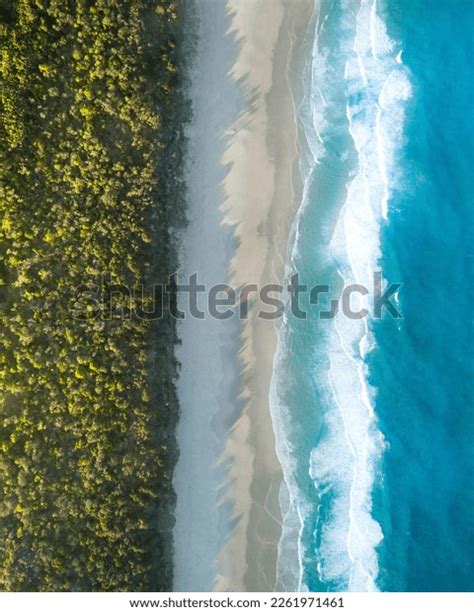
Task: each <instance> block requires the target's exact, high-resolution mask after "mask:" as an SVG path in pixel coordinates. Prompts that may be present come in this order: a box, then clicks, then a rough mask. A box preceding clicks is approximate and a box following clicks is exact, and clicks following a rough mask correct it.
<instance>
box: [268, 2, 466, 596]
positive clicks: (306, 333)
mask: <svg viewBox="0 0 474 612" xmlns="http://www.w3.org/2000/svg"><path fill="white" fill-rule="evenodd" d="M319 5H320V6H319ZM473 26H474V2H471V1H463V0H459V1H457V0H390V1H388V2H382V1H381V0H378V1H377V0H361V2H356V1H355V0H322V2H321V3H319V2H318V8H316V9H315V12H314V15H313V18H312V21H311V22H310V23H309V25H308V31H307V37H306V39H305V41H304V43H303V51H304V57H305V61H304V73H303V78H302V79H300V80H299V81H298V82H295V83H294V88H293V89H294V98H295V110H296V115H297V120H298V126H299V138H300V142H301V149H302V153H301V157H300V171H301V176H302V179H303V193H302V197H301V206H300V209H299V212H298V215H297V217H296V219H295V221H294V226H293V234H292V239H291V244H290V249H289V257H288V264H287V275H288V278H289V277H290V276H292V275H294V274H298V279H299V282H300V283H301V284H303V285H307V286H308V287H314V286H315V285H325V286H327V288H328V292H327V293H320V295H319V300H318V303H317V304H315V303H313V302H316V300H315V299H314V296H313V297H311V296H310V294H309V292H307V293H305V294H304V295H302V296H300V297H301V305H302V307H303V310H305V311H306V312H307V318H306V319H305V320H302V319H300V318H298V317H295V316H294V315H293V314H292V312H291V309H289V308H287V310H286V314H285V316H284V318H283V319H282V320H281V321H280V323H279V327H278V330H277V331H278V348H277V352H276V356H275V360H274V374H273V380H272V389H271V406H272V416H273V422H274V428H275V434H276V440H277V452H278V455H279V458H280V461H281V463H282V466H283V472H284V478H285V483H284V486H283V487H282V491H281V496H280V504H281V507H282V512H283V516H284V521H283V533H282V538H281V542H280V548H279V567H278V574H279V581H280V585H281V588H282V589H283V588H284V589H287V590H296V589H298V590H309V591H337V590H343V591H344V590H352V591H373V590H381V591H405V590H408V591H456V590H459V591H463V590H472V588H473V584H474V569H473V552H472V551H473V550H474V541H473V540H474V537H473V536H474V510H473V508H474V494H473V493H474V487H473V485H472V483H473V482H474V478H473V477H474V473H473V468H474V454H473V450H472V448H473V446H472V441H473V440H474V419H473V408H474V401H473V400H474V389H473V359H472V343H473V334H472V316H471V304H472V302H473V299H474V296H473V295H472V291H473V289H472V287H473V283H472V280H473V278H472V262H473V259H472V251H473V247H472V243H473V242H474V241H473V224H472V222H473V214H472V195H473V182H472V168H473V161H474V159H473V141H474V140H473V133H472V132H473V119H474V117H473V102H474V96H473V93H474V91H473V85H472V81H473V79H472V76H473V74H474V73H473V66H472V61H473V59H472V58H473V49H472V42H473V34H472V32H473V31H474V27H473ZM378 274H380V276H381V278H382V288H381V291H383V290H384V289H386V288H387V287H388V286H389V285H390V283H396V284H397V287H398V285H400V286H399V287H398V288H397V289H396V290H394V291H393V295H392V297H391V302H392V303H393V304H394V309H393V310H394V312H393V313H390V312H389V311H388V309H387V308H385V310H384V311H383V313H382V315H381V316H379V313H378V312H376V310H377V309H376V308H374V294H376V293H377V291H378V290H379V289H378V288H377V278H378V276H377V275H378ZM351 285H352V286H354V285H357V287H355V288H354V291H353V295H352V299H351V301H349V302H346V304H345V309H343V308H342V306H343V305H344V302H343V301H342V299H341V298H342V295H343V293H344V290H345V288H346V291H347V287H348V286H351ZM334 300H337V304H338V309H339V310H338V312H337V314H335V316H332V315H331V314H328V313H330V311H331V307H332V305H333V304H334V303H335V302H333V301H334ZM310 302H311V303H310ZM343 310H345V311H344V312H343ZM351 313H352V314H351ZM354 313H355V314H354ZM357 313H360V314H359V315H357ZM365 313H367V314H365ZM394 314H395V316H394ZM363 315H364V316H363Z"/></svg>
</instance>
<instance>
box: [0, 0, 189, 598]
mask: <svg viewBox="0 0 474 612" xmlns="http://www.w3.org/2000/svg"><path fill="white" fill-rule="evenodd" d="M181 28H182V23H181V16H180V5H179V2H176V1H174V0H1V2H0V38H1V58H0V72H1V79H2V89H1V100H0V101H1V109H0V112H1V124H0V132H1V143H2V144H1V147H0V155H1V157H0V165H1V168H0V171H1V176H2V182H1V187H0V189H1V191H0V211H1V216H0V249H1V257H0V285H1V286H0V342H1V345H0V558H1V563H0V589H1V590H7V591H8V590H22V591H24V590H33V591H35V590H53V591H57V590H85V591H86V590H99V591H114V590H131V591H135V590H168V589H171V580H172V570H171V564H170V549H171V535H170V529H171V527H172V510H173V504H174V494H173V491H172V487H171V475H172V469H173V465H174V463H175V460H176V456H175V455H176V451H175V442H174V424H175V422H176V418H177V405H176V404H177V402H176V394H175V387H174V380H175V377H176V370H177V364H176V361H175V358H174V345H175V342H176V332H175V322H174V320H173V318H172V317H170V316H166V312H165V316H164V317H163V318H162V319H161V320H155V321H154V320H150V319H147V318H146V317H141V318H139V317H137V316H135V315H134V308H135V306H138V304H135V303H134V300H133V299H132V303H131V304H129V309H128V310H127V312H126V313H125V314H127V316H121V314H120V309H119V311H118V313H117V316H111V317H101V316H82V317H78V316H76V314H75V311H74V308H75V307H76V306H77V305H76V303H75V300H76V297H77V288H78V287H79V286H81V285H84V284H87V283H98V282H99V279H101V278H102V276H103V275H104V274H107V275H109V278H110V282H111V283H113V284H115V285H124V286H127V287H134V286H139V285H145V286H147V285H150V284H151V283H157V282H163V281H165V280H166V278H167V277H168V274H170V272H172V271H173V267H175V263H176V262H175V259H176V253H175V248H174V246H173V232H174V229H175V228H176V227H177V226H179V224H180V223H182V219H183V214H184V213H183V210H184V207H183V200H184V195H183V193H184V188H183V184H182V181H181V178H180V169H181V165H182V149H183V145H184V136H183V124H184V121H185V116H186V113H187V112H188V111H187V103H186V99H185V96H184V93H183V87H182V78H181V75H180V68H179V65H180V35H181ZM136 299H137V300H138V298H136ZM86 314H87V313H86ZM122 314H123V313H122ZM95 315H97V313H95ZM128 315H129V316H128Z"/></svg>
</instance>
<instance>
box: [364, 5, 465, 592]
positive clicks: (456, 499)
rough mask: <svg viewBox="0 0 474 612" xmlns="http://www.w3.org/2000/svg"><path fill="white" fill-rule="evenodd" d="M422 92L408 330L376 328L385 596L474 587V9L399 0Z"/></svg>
mask: <svg viewBox="0 0 474 612" xmlns="http://www.w3.org/2000/svg"><path fill="white" fill-rule="evenodd" d="M388 8H389V13H388V26H389V31H391V33H392V31H393V35H394V36H395V37H396V38H398V39H399V40H400V41H401V46H402V48H403V63H404V64H405V65H406V66H407V67H408V68H409V70H410V73H411V81H412V85H413V96H412V99H411V101H410V103H409V108H408V113H407V121H406V128H405V133H406V138H407V141H406V143H405V145H404V147H403V152H402V158H401V160H400V164H401V170H402V172H403V174H404V178H403V179H402V182H401V185H402V189H400V190H399V191H398V192H397V193H395V194H394V195H393V197H392V204H393V207H394V211H393V213H392V214H391V215H390V220H389V223H388V225H387V226H386V229H385V231H384V233H383V243H382V251H383V270H384V274H385V276H386V277H387V278H389V279H391V280H395V279H397V280H400V281H402V282H403V283H404V286H403V288H402V289H401V291H400V296H399V297H400V302H401V307H402V312H403V316H404V319H403V322H402V324H401V328H400V329H397V328H396V327H395V326H394V325H393V324H392V323H393V322H392V321H390V320H384V321H383V322H380V323H379V324H378V325H376V326H375V337H376V342H377V346H378V348H377V350H376V351H375V352H374V353H373V354H372V358H371V360H370V372H371V374H370V380H371V382H372V384H373V385H374V386H375V387H376V388H377V389H378V396H377V399H376V402H375V410H376V414H377V416H378V418H379V422H380V428H381V430H382V432H383V434H384V436H385V438H386V440H387V442H388V444H389V449H388V450H387V451H386V452H385V454H384V458H383V463H382V471H383V484H382V490H381V491H380V490H379V495H378V496H377V505H376V510H375V516H376V518H377V519H378V520H379V522H380V523H381V526H382V530H383V532H384V540H383V543H382V545H381V546H380V549H379V567H380V573H379V580H378V584H379V588H381V589H382V590H409V591H455V590H461V591H465V590H472V589H473V588H474V565H473V557H474V485H473V483H474V453H473V449H474V391H473V340H474V338H473V334H472V304H473V300H474V295H473V275H472V271H473V253H474V249H473V242H474V233H473V204H474V202H473V187H474V184H473V169H474V155H473V142H474V131H473V124H474V114H473V106H474V89H473V77H474V70H473V44H472V43H473V32H474V3H473V2H471V1H456V0H394V1H392V2H390V3H388Z"/></svg>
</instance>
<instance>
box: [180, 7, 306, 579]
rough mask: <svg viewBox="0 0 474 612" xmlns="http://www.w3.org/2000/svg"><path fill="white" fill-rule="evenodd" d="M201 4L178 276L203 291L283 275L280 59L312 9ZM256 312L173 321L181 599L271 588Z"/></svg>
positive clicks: (273, 470) (288, 117) (271, 537)
mask: <svg viewBox="0 0 474 612" xmlns="http://www.w3.org/2000/svg"><path fill="white" fill-rule="evenodd" d="M196 8H197V11H198V14H199V20H200V21H199V34H200V42H199V44H198V48H197V53H196V63H195V70H194V76H193V82H192V92H191V95H192V98H193V102H194V118H193V121H192V125H191V126H190V130H189V138H190V150H189V159H190V167H189V174H188V184H189V211H188V217H189V222H190V223H189V227H188V228H187V230H186V232H185V234H184V236H183V249H184V256H183V260H184V261H183V267H182V271H181V273H180V277H181V278H185V277H186V276H188V275H190V274H192V273H194V272H197V273H198V275H199V282H202V283H204V284H207V285H208V286H210V285H212V284H216V283H225V282H228V283H229V284H231V285H232V286H234V287H238V286H240V285H242V284H244V283H257V284H259V285H262V284H264V283H268V282H275V281H276V280H280V281H281V280H282V278H283V263H284V260H285V257H286V248H287V241H288V235H289V231H290V225H291V221H292V219H293V217H294V213H295V210H296V208H297V206H298V201H299V197H298V184H297V182H296V180H295V181H293V180H292V179H293V176H295V177H296V176H297V172H294V160H295V157H296V130H295V124H294V119H293V108H292V100H291V96H290V91H289V87H288V83H287V70H288V61H289V59H288V58H289V56H290V51H291V47H292V42H293V41H294V40H296V41H298V39H299V38H300V37H302V35H303V31H304V27H305V25H306V22H307V19H308V18H309V15H310V12H311V9H312V2H311V0H298V1H294V0H228V1H227V2H224V0H197V2H196ZM295 192H296V195H295ZM204 301H205V298H204ZM255 314H256V310H255V309H253V310H252V311H251V312H250V315H249V318H248V320H247V321H245V322H239V321H238V320H236V319H234V318H233V319H230V320H226V321H222V320H221V321H219V320H215V319H211V318H210V317H208V316H206V318H205V320H197V319H191V318H188V319H186V320H185V321H183V322H182V323H180V327H179V334H180V337H181V339H182V346H181V347H180V349H179V351H178V359H179V360H180V361H181V363H182V373H181V377H180V381H179V386H178V392H179V399H180V404H181V420H180V424H179V427H178V444H179V446H180V449H181V456H180V460H179V462H178V465H177V468H176V471H175V476H174V487H175V490H176V493H177V500H178V502H177V509H176V527H175V533H174V537H175V558H174V561H175V584H174V588H175V590H176V591H206V590H212V589H216V590H241V591H266V590H273V589H274V588H276V587H277V586H278V585H277V583H276V580H277V578H276V559H277V544H278V540H279V536H280V512H279V507H278V491H279V487H280V483H281V468H280V465H279V463H278V460H277V457H276V453H275V440H274V436H273V429H272V423H271V418H270V411H269V405H268V391H269V384H270V377H271V373H272V362H273V354H274V350H275V333H274V328H273V322H271V321H264V320H262V319H258V318H257V317H256V316H255Z"/></svg>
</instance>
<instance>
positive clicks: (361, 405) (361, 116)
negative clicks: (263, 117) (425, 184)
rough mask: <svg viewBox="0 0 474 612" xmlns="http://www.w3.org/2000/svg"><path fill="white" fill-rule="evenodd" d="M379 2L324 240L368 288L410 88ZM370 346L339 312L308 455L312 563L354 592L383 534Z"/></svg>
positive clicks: (362, 326) (360, 36)
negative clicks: (316, 501)
mask: <svg viewBox="0 0 474 612" xmlns="http://www.w3.org/2000/svg"><path fill="white" fill-rule="evenodd" d="M346 9H347V10H348V9H349V6H348V7H346ZM377 9H378V7H377V2H376V0H361V4H360V8H359V11H358V13H357V17H356V31H355V37H354V44H353V47H352V50H351V53H349V54H348V57H347V61H346V64H345V74H344V78H345V80H346V91H347V106H346V115H347V120H348V123H349V131H350V134H351V136H352V139H353V142H354V146H355V149H356V151H357V154H358V167H357V170H356V173H355V175H354V177H353V178H352V180H351V181H350V183H349V184H348V186H347V196H346V201H345V203H344V206H343V208H342V210H341V212H340V214H339V218H338V222H337V225H336V227H335V231H334V234H333V239H332V241H331V244H330V251H331V255H332V257H333V259H334V261H335V262H336V264H337V267H338V269H339V274H340V275H341V277H342V278H343V280H344V284H345V285H347V284H351V283H358V284H361V285H364V286H365V287H371V286H372V279H373V273H374V271H375V270H376V269H377V267H378V261H379V259H380V228H381V224H382V223H383V220H386V219H387V217H388V214H389V199H390V190H391V188H392V187H393V183H394V180H395V179H394V177H395V161H396V160H395V157H396V154H397V151H398V150H399V148H400V145H401V143H402V134H403V122H404V102H405V101H406V100H407V99H408V98H409V96H410V83H409V80H408V77H407V74H406V71H405V69H404V67H403V65H402V64H401V52H398V53H396V45H395V43H394V41H392V40H391V39H390V38H389V36H388V34H387V31H386V27H385V24H384V22H383V20H382V18H381V17H380V15H379V14H378V10H377ZM343 10H344V9H343ZM348 13H349V14H350V11H348ZM327 120H328V119H326V121H327ZM367 301H368V298H367V297H366V296H361V297H360V298H359V306H360V307H366V308H369V305H368V303H367ZM372 346H373V338H372V336H371V332H370V327H369V325H368V323H367V320H365V319H364V320H354V319H349V318H345V317H338V318H336V319H335V321H334V323H333V327H332V329H331V331H330V333H329V340H328V347H327V349H328V352H329V357H330V368H329V372H328V373H327V384H326V386H327V388H328V389H329V396H328V397H327V400H326V401H327V405H326V410H325V415H324V431H323V435H322V438H321V441H320V443H319V444H318V446H317V447H316V448H315V449H314V450H313V453H312V458H311V476H312V478H313V479H314V482H315V485H316V487H317V489H318V491H319V492H320V495H321V496H322V498H323V499H324V496H325V495H327V496H328V499H330V500H331V501H330V516H329V519H328V520H327V521H326V522H325V524H324V525H322V526H321V537H320V546H319V550H318V559H319V561H318V571H319V574H320V577H321V580H322V581H324V582H330V583H334V584H336V585H338V586H339V588H342V589H347V590H352V591H366V590H369V591H372V590H376V580H377V574H378V560H377V554H376V547H377V545H378V544H379V543H380V542H381V540H382V538H383V533H382V530H381V527H380V525H379V524H378V523H377V522H376V521H375V520H374V518H373V516H372V491H373V487H374V481H375V478H376V474H377V470H378V469H379V463H380V457H381V453H382V451H383V448H384V441H383V436H382V434H381V432H380V431H379V430H378V429H377V423H376V418H375V414H374V409H373V391H372V389H371V388H370V387H369V385H368V383H367V371H366V369H367V368H366V365H365V362H364V357H365V356H366V354H367V352H368V350H370V348H371V347H372ZM322 384H324V381H322Z"/></svg>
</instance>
